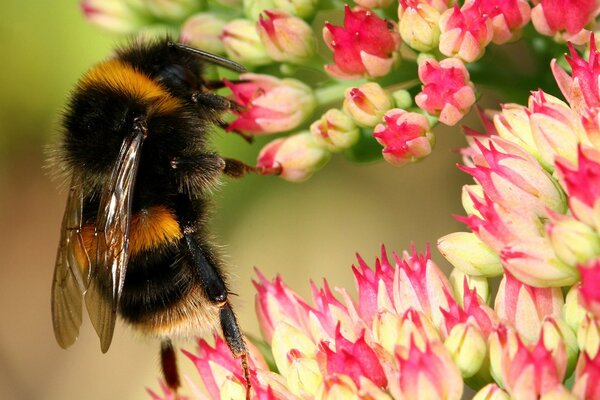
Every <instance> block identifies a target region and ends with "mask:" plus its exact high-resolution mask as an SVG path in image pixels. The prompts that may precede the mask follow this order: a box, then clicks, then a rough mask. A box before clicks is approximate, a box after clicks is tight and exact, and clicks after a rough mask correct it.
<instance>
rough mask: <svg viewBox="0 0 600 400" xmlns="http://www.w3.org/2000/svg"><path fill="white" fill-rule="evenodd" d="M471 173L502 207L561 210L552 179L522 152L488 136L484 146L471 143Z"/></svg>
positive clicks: (561, 198)
mask: <svg viewBox="0 0 600 400" xmlns="http://www.w3.org/2000/svg"><path fill="white" fill-rule="evenodd" d="M471 148H472V152H471V161H472V163H473V164H474V166H473V167H462V166H459V168H460V169H462V170H463V171H465V172H467V173H469V174H471V175H472V176H473V178H475V180H476V181H477V183H478V184H479V185H480V186H481V187H482V188H483V191H484V192H485V193H486V195H487V196H489V197H490V199H491V200H492V201H493V202H495V203H498V204H501V205H502V206H503V207H505V208H508V209H510V208H519V209H521V211H522V212H525V213H533V214H535V215H538V216H540V217H546V215H547V209H548V208H549V209H551V210H556V211H564V210H565V200H564V196H563V194H562V190H561V189H560V188H559V185H558V182H556V181H555V180H554V179H553V178H552V177H551V176H550V175H549V174H548V173H547V172H546V171H545V170H544V169H543V168H542V167H541V166H540V165H539V164H538V162H537V161H536V160H535V159H534V158H533V157H532V156H531V155H530V154H529V153H527V152H526V151H523V150H522V149H521V148H519V147H518V146H515V145H513V144H512V143H510V142H508V141H505V140H503V139H501V138H500V137H498V136H492V137H491V138H490V139H489V141H488V142H487V144H486V145H484V144H483V143H482V142H480V141H479V140H477V139H474V143H473V144H472V145H471Z"/></svg>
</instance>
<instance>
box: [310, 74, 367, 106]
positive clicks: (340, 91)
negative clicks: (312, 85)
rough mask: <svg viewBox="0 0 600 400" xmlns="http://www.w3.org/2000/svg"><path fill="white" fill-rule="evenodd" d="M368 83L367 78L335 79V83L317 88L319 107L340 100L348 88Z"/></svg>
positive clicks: (316, 95) (316, 94)
mask: <svg viewBox="0 0 600 400" xmlns="http://www.w3.org/2000/svg"><path fill="white" fill-rule="evenodd" d="M364 83H367V80H366V79H360V80H352V81H338V80H336V81H334V83H333V84H331V85H327V86H323V87H320V88H316V89H315V97H316V98H317V104H318V107H319V108H320V107H324V106H328V105H331V104H333V103H336V102H340V101H341V100H342V99H343V98H344V94H345V93H346V89H349V88H353V87H357V86H360V85H362V84H364Z"/></svg>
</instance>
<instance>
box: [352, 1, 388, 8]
mask: <svg viewBox="0 0 600 400" xmlns="http://www.w3.org/2000/svg"><path fill="white" fill-rule="evenodd" d="M354 2H355V3H356V5H358V6H361V7H363V8H367V9H369V10H373V9H376V8H387V7H389V6H390V5H391V4H392V0H355V1H354Z"/></svg>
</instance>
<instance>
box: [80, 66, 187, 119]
mask: <svg viewBox="0 0 600 400" xmlns="http://www.w3.org/2000/svg"><path fill="white" fill-rule="evenodd" d="M97 85H102V86H107V87H109V88H111V89H114V90H117V91H119V92H122V93H126V94H128V95H130V96H131V97H133V98H135V99H139V100H141V101H144V102H147V103H148V106H149V107H150V109H149V113H150V114H152V113H161V114H164V113H169V112H173V111H177V110H178V109H179V108H180V107H181V106H182V104H181V102H180V101H179V100H178V99H176V98H175V97H173V96H172V95H171V94H169V92H167V90H166V89H165V88H164V87H163V86H161V85H160V84H159V83H158V82H156V81H154V80H152V79H151V78H150V77H149V76H147V75H145V74H143V73H142V72H139V71H136V70H135V69H134V68H133V67H132V66H131V65H129V64H127V63H124V62H123V61H121V60H118V59H111V60H108V61H105V62H102V63H100V64H97V65H95V66H94V67H92V68H91V69H90V70H89V71H88V73H87V74H85V75H84V76H83V78H82V79H81V81H80V83H79V86H80V88H81V89H82V90H86V89H88V88H91V87H95V86H97Z"/></svg>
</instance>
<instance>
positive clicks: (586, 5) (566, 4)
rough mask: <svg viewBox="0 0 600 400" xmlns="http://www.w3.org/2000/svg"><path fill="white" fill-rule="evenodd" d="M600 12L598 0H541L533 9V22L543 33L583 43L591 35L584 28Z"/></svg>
mask: <svg viewBox="0 0 600 400" xmlns="http://www.w3.org/2000/svg"><path fill="white" fill-rule="evenodd" d="M536 3H537V2H536ZM598 12H600V9H599V8H598V2H597V1H596V0H540V1H539V3H538V4H537V5H536V6H535V7H533V9H532V10H531V22H533V26H534V27H535V29H536V30H537V31H538V32H539V33H541V34H542V35H546V36H553V37H555V38H560V39H562V40H565V41H567V40H568V41H570V42H573V43H575V44H583V43H584V42H585V41H586V40H587V37H588V35H589V31H588V30H586V29H584V28H585V27H586V26H587V25H588V24H590V23H591V22H593V21H594V19H595V18H596V16H597V15H598Z"/></svg>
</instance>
